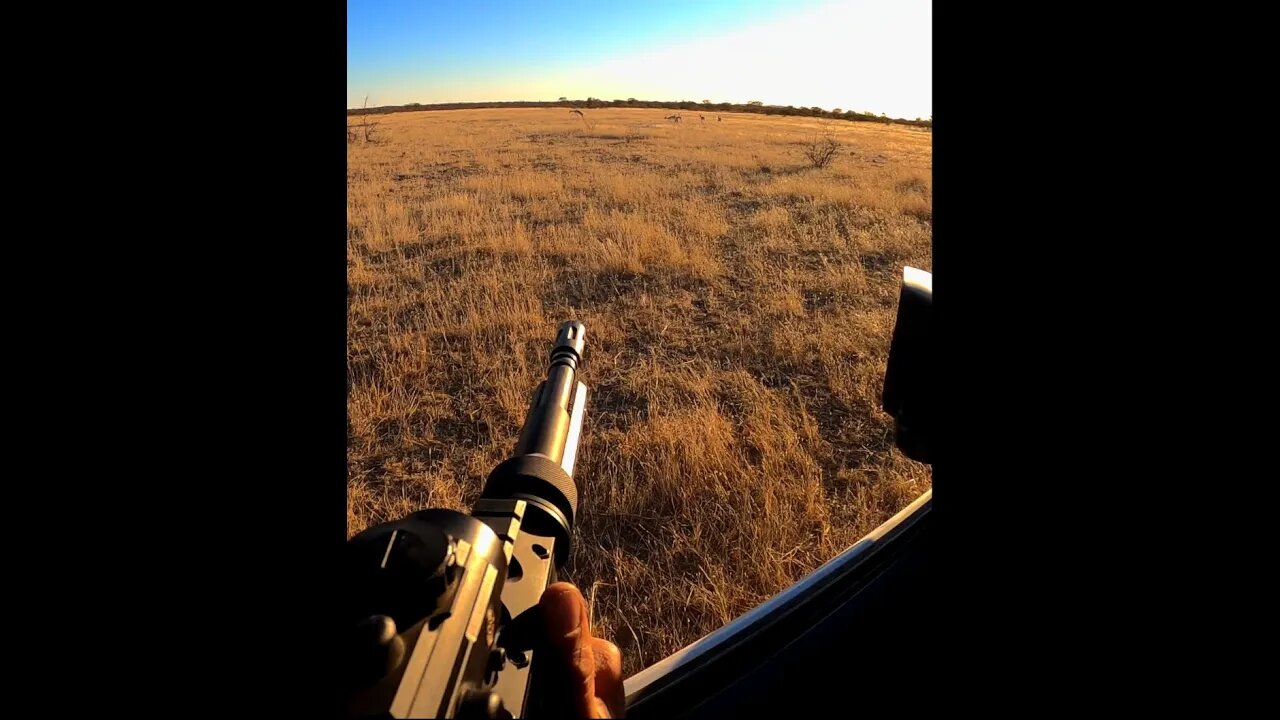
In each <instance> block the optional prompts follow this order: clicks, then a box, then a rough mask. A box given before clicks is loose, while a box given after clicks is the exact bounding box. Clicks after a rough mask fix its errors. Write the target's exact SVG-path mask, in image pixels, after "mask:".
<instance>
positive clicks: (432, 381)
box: [347, 108, 932, 674]
mask: <svg viewBox="0 0 1280 720" xmlns="http://www.w3.org/2000/svg"><path fill="white" fill-rule="evenodd" d="M583 112H584V114H585V117H581V118H580V117H578V116H577V115H574V114H571V113H570V112H569V111H568V109H553V108H537V109H493V110H459V111H436V112H406V113H394V114H389V115H380V116H372V117H371V118H370V120H371V121H374V122H378V123H379V125H378V126H377V127H376V128H375V130H374V132H373V134H372V137H373V138H374V141H375V142H372V143H368V142H364V141H363V139H362V138H360V139H357V141H356V142H353V143H351V144H349V145H348V153H347V283H348V324H347V338H348V339H347V373H348V381H349V392H348V429H347V438H348V440H347V442H348V451H347V457H348V493H347V532H348V533H349V534H354V533H357V532H359V531H361V530H363V529H365V528H366V527H368V526H370V525H372V524H376V523H378V522H383V521H386V520H391V519H395V518H398V517H400V516H402V515H404V514H406V513H409V512H412V511H414V510H418V509H422V508H426V507H444V508H453V509H457V510H463V511H466V510H469V509H470V506H471V504H472V503H473V502H474V501H475V500H476V498H477V496H478V495H479V493H480V490H481V487H482V485H483V482H484V478H485V477H486V476H487V474H488V472H489V471H490V470H491V469H492V468H493V466H494V465H496V464H497V463H498V462H500V461H502V460H503V459H505V458H506V457H507V456H508V455H509V454H510V452H511V451H512V449H513V448H514V446H515V442H516V438H517V435H518V433H519V430H520V425H521V423H522V422H523V420H524V415H525V411H526V410H527V408H528V402H529V398H530V394H531V393H532V391H533V389H534V388H535V387H536V385H537V384H538V382H539V381H540V380H541V379H542V377H543V374H544V372H545V369H546V362H547V354H548V351H549V349H550V343H551V341H552V339H553V338H554V335H555V331H556V328H557V327H558V325H559V323H560V322H561V321H563V320H567V319H571V318H574V319H579V320H581V321H583V322H584V323H585V324H586V328H587V349H586V360H585V364H584V367H583V369H582V374H581V375H580V377H581V379H583V380H584V381H585V382H586V383H587V384H588V386H590V388H591V394H590V396H589V400H588V415H587V420H586V423H585V427H584V430H583V437H582V445H581V449H580V451H579V455H578V461H577V465H576V468H575V473H574V474H575V477H576V480H577V483H578V487H579V504H578V522H577V526H576V537H575V541H574V543H573V551H572V555H571V557H570V559H569V561H568V563H567V565H566V566H565V567H564V568H563V571H562V573H561V577H562V579H566V580H570V581H572V582H574V583H575V584H577V585H578V586H579V587H581V588H582V590H583V593H584V594H585V595H587V596H588V597H589V598H590V599H591V600H592V615H593V617H594V622H595V623H596V625H597V626H598V630H597V634H600V635H603V636H604V637H608V638H610V639H612V640H613V641H614V642H616V643H617V644H618V646H619V647H620V648H621V649H622V652H623V656H624V663H625V670H626V672H627V674H631V673H633V672H635V671H638V670H640V669H641V668H643V667H645V666H647V665H649V664H652V663H653V662H655V661H657V660H659V659H661V658H662V657H664V656H665V655H667V654H669V653H671V652H672V651H674V650H677V649H679V648H680V647H682V646H683V645H685V644H687V643H689V642H691V641H693V640H696V639H697V638H699V637H700V636H702V635H704V634H706V633H707V632H710V631H712V630H714V629H715V628H717V627H719V626H721V625H723V624H724V623H726V622H728V621H729V620H731V619H733V618H734V617H736V616H737V615H739V614H741V613H742V612H744V611H745V610H747V609H749V608H751V607H752V606H754V605H755V604H757V603H759V602H761V601H762V600H764V599H766V598H768V597H769V596H770V595H772V594H774V593H776V592H778V591H779V590H781V589H783V588H784V587H786V586H787V585H789V584H790V583H792V582H794V581H796V580H797V579H799V578H801V577H803V576H804V575H805V574H806V573H808V572H809V571H811V570H813V569H814V568H816V567H817V566H818V565H820V564H822V563H823V562H824V561H826V560H828V559H830V558H831V557H832V556H834V555H835V554H837V553H838V552H840V551H841V550H843V549H845V548H846V547H847V546H848V545H850V544H852V543H853V542H855V541H857V539H858V538H859V537H861V536H862V535H863V534H865V533H866V532H868V531H869V530H871V529H873V528H874V527H875V526H876V525H878V524H879V523H881V522H883V521H884V520H886V519H887V518H889V517H890V516H891V515H892V514H894V513H895V512H897V511H898V510H899V509H901V508H902V507H903V506H905V505H906V504H907V503H908V502H910V501H911V500H912V499H914V498H915V497H917V496H918V495H919V494H920V493H922V492H924V491H925V490H926V489H928V487H929V486H930V482H931V477H930V473H929V469H928V468H927V467H926V466H924V465H921V464H918V463H915V462H913V461H911V460H908V459H907V458H905V457H904V456H902V455H901V454H900V453H899V452H898V451H897V450H896V449H895V448H894V445H893V434H892V420H891V418H889V417H888V416H886V415H885V414H884V413H883V412H882V411H881V409H880V408H879V398H880V390H881V382H882V377H883V374H884V369H885V361H886V359H887V355H888V349H889V340H890V336H891V333H892V330H893V322H894V317H895V313H896V306H897V295H898V288H899V282H900V279H901V275H902V268H903V266H904V265H913V266H916V267H920V268H923V269H926V270H931V269H932V264H931V260H932V253H931V236H932V197H931V192H932V173H931V168H932V146H931V140H932V135H931V134H930V133H929V132H928V131H926V130H923V129H920V128H911V127H905V126H899V125H882V124H875V123H850V122H844V121H837V120H826V119H813V118H797V117H786V118H783V117H772V116H765V115H745V114H726V115H721V116H720V117H722V118H723V120H722V121H717V120H716V114H714V113H703V114H704V115H706V121H705V122H703V121H700V120H699V119H698V113H696V112H693V113H690V112H688V111H685V112H683V113H681V114H682V115H683V118H684V121H683V122H681V123H678V124H677V123H674V122H671V121H667V120H664V119H663V118H664V116H666V115H670V114H672V112H673V111H670V110H657V109H604V110H584V111H583ZM349 121H350V123H351V124H359V123H360V122H361V118H359V117H356V118H349ZM825 136H829V137H831V138H834V140H835V141H836V142H838V143H839V153H838V154H837V156H836V157H835V159H834V160H833V161H832V162H831V163H830V165H828V166H827V167H825V168H821V169H819V168H814V167H811V166H810V163H809V161H808V160H807V159H806V157H805V154H804V150H805V148H806V147H808V146H809V145H810V144H811V143H812V142H813V141H815V140H816V139H819V138H821V137H825Z"/></svg>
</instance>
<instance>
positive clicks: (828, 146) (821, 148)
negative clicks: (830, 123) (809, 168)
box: [804, 135, 840, 168]
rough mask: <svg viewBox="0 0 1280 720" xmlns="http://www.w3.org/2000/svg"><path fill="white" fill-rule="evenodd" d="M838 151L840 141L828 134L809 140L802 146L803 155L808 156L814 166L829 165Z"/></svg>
mask: <svg viewBox="0 0 1280 720" xmlns="http://www.w3.org/2000/svg"><path fill="white" fill-rule="evenodd" d="M838 152H840V143H838V142H836V139H835V138H833V137H831V136H829V135H828V136H825V137H820V138H816V139H814V140H812V141H810V142H809V144H808V145H806V146H805V148H804V156H805V157H807V158H809V162H810V163H812V164H813V166H814V167H816V168H824V167H826V166H828V165H830V164H831V161H832V160H834V159H835V157H836V153H838Z"/></svg>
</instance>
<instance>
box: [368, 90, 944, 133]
mask: <svg viewBox="0 0 1280 720" xmlns="http://www.w3.org/2000/svg"><path fill="white" fill-rule="evenodd" d="M509 107H565V108H573V109H579V110H580V109H594V108H606V107H626V108H660V109H669V110H703V111H709V112H743V113H756V114H760V115H801V116H805V117H825V118H831V119H833V120H850V121H853V122H878V123H885V124H898V125H912V126H915V127H925V128H930V129H932V128H933V117H932V116H930V117H929V118H928V119H923V118H916V119H915V120H908V119H906V118H891V117H889V116H887V115H885V114H884V113H880V114H879V115H876V114H875V113H870V112H858V111H856V110H842V109H840V108H833V109H831V110H824V109H822V108H820V107H817V106H816V105H815V106H813V107H796V106H794V105H765V104H764V102H763V101H760V100H750V101H748V102H745V103H713V102H711V101H710V100H703V101H702V102H700V103H699V102H693V101H692V100H680V101H671V100H637V99H635V98H627V99H626V100H600V99H598V98H593V97H589V98H587V99H586V100H570V99H568V98H565V97H562V98H560V99H559V100H556V101H554V102H553V101H550V100H510V101H494V102H456V103H433V104H426V105H424V104H422V103H409V104H407V105H383V106H380V107H371V108H349V109H348V110H347V115H349V116H350V115H369V114H385V113H394V112H415V111H420V110H478V109H482V108H509Z"/></svg>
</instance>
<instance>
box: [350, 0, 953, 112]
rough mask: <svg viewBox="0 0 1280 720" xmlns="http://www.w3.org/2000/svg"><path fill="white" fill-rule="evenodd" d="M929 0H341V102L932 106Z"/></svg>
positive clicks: (924, 109) (914, 108)
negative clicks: (343, 59)
mask: <svg viewBox="0 0 1280 720" xmlns="http://www.w3.org/2000/svg"><path fill="white" fill-rule="evenodd" d="M932 24H933V12H932V2H931V0H826V1H823V0H788V1H785V2H779V1H777V0H737V1H735V2H726V1H723V0H680V1H677V2H669V1H668V0H643V1H631V2H615V1H614V0H591V1H590V2H578V1H576V0H575V1H568V0H565V1H559V2H513V1H511V0H502V1H499V2H493V1H486V0H470V1H468V0H417V1H412V0H348V2H347V106H348V107H360V105H361V104H362V103H363V102H364V97H365V95H368V96H369V106H370V107H374V106H377V105H403V104H405V103H411V102H419V103H424V104H426V103H440V102H479V101H494V100H556V99H557V98H559V97H561V96H565V97H569V98H571V99H585V98H586V97H588V96H590V97H596V98H600V99H602V100H614V99H623V100H625V99H627V98H637V99H639V100H692V101H694V102H701V101H702V100H704V99H706V100H710V101H712V102H737V103H744V102H747V101H749V100H762V101H763V102H764V103H765V104H766V105H795V106H804V107H811V106H814V105H816V106H818V107H821V108H823V109H825V110H831V109H833V108H841V109H844V110H858V111H862V112H874V113H876V114H879V113H885V114H886V115H889V116H891V117H904V118H916V117H922V118H928V117H930V116H932V115H933V100H932V97H933V75H932V71H931V67H932V64H933V51H932V43H933V31H932Z"/></svg>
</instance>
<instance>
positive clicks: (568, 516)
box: [345, 321, 587, 718]
mask: <svg viewBox="0 0 1280 720" xmlns="http://www.w3.org/2000/svg"><path fill="white" fill-rule="evenodd" d="M585 341H586V328H585V327H584V326H583V324H582V323H580V322H577V321H569V322H565V323H563V324H562V325H561V326H560V329H559V332H558V333H557V336H556V340H555V343H554V345H553V346H552V349H551V358H550V362H549V364H548V368H547V374H546V378H545V379H544V380H543V381H542V382H541V383H540V384H539V385H538V387H537V389H536V390H535V391H534V393H533V399H532V401H531V403H530V405H529V413H528V415H527V416H526V417H525V421H524V426H523V428H522V430H521V432H520V439H519V442H518V443H517V444H516V449H515V452H514V454H512V456H511V457H510V458H508V459H507V460H504V461H503V462H501V463H499V464H498V466H497V467H495V468H494V469H493V471H492V472H491V473H490V474H489V477H488V480H487V481H486V483H485V487H484V490H483V492H482V493H481V494H480V499H479V500H478V501H477V502H476V504H475V506H474V507H473V508H472V510H471V514H470V515H465V514H463V513H460V512H456V511H453V510H442V509H428V510H422V511H419V512H415V513H413V514H411V515H409V516H408V517H405V518H403V519H400V520H397V521H394V522H389V523H383V524H381V525H378V526H375V527H372V528H369V529H368V530H365V531H364V532H361V533H359V534H358V535H356V536H355V537H353V538H351V539H350V540H349V541H348V543H347V548H346V550H347V557H346V558H345V562H346V568H345V570H346V579H347V582H348V588H349V591H350V592H351V593H352V594H351V596H350V597H349V602H348V604H347V621H348V622H349V623H350V625H349V628H348V629H349V632H348V647H347V648H346V649H347V658H348V667H347V672H346V675H345V677H346V679H347V687H346V688H345V690H346V697H347V706H346V711H347V715H348V716H349V717H370V716H379V717H394V718H409V717H459V718H467V717H472V718H510V717H524V716H526V715H528V714H529V712H530V710H531V709H532V708H533V707H534V706H536V705H537V702H538V695H537V692H536V689H535V687H534V683H535V681H536V679H537V677H538V676H537V674H536V672H535V667H536V658H535V657H534V655H535V650H534V648H533V647H532V644H531V643H530V642H529V639H528V636H529V633H524V632H516V631H514V628H516V627H518V626H519V623H515V622H513V620H515V619H516V618H519V617H521V614H522V613H525V612H526V611H530V610H531V609H533V608H535V607H536V606H537V604H538V601H539V599H540V598H541V597H542V593H543V591H544V590H545V589H546V587H547V586H548V585H549V584H551V583H552V582H555V580H556V570H557V568H558V567H559V566H560V565H562V564H563V563H564V561H565V559H566V558H567V557H568V556H569V547H570V542H571V541H572V537H573V521H574V513H575V511H576V510H577V504H578V491H577V487H576V486H575V485H574V482H573V465H574V460H575V459H576V457H577V454H578V441H579V437H580V435H581V432H582V421H583V418H584V417H585V416H586V402H587V386H586V385H585V384H584V383H582V382H581V381H579V380H578V379H577V373H578V368H579V366H580V365H581V363H582V354H583V350H584V348H585Z"/></svg>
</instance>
